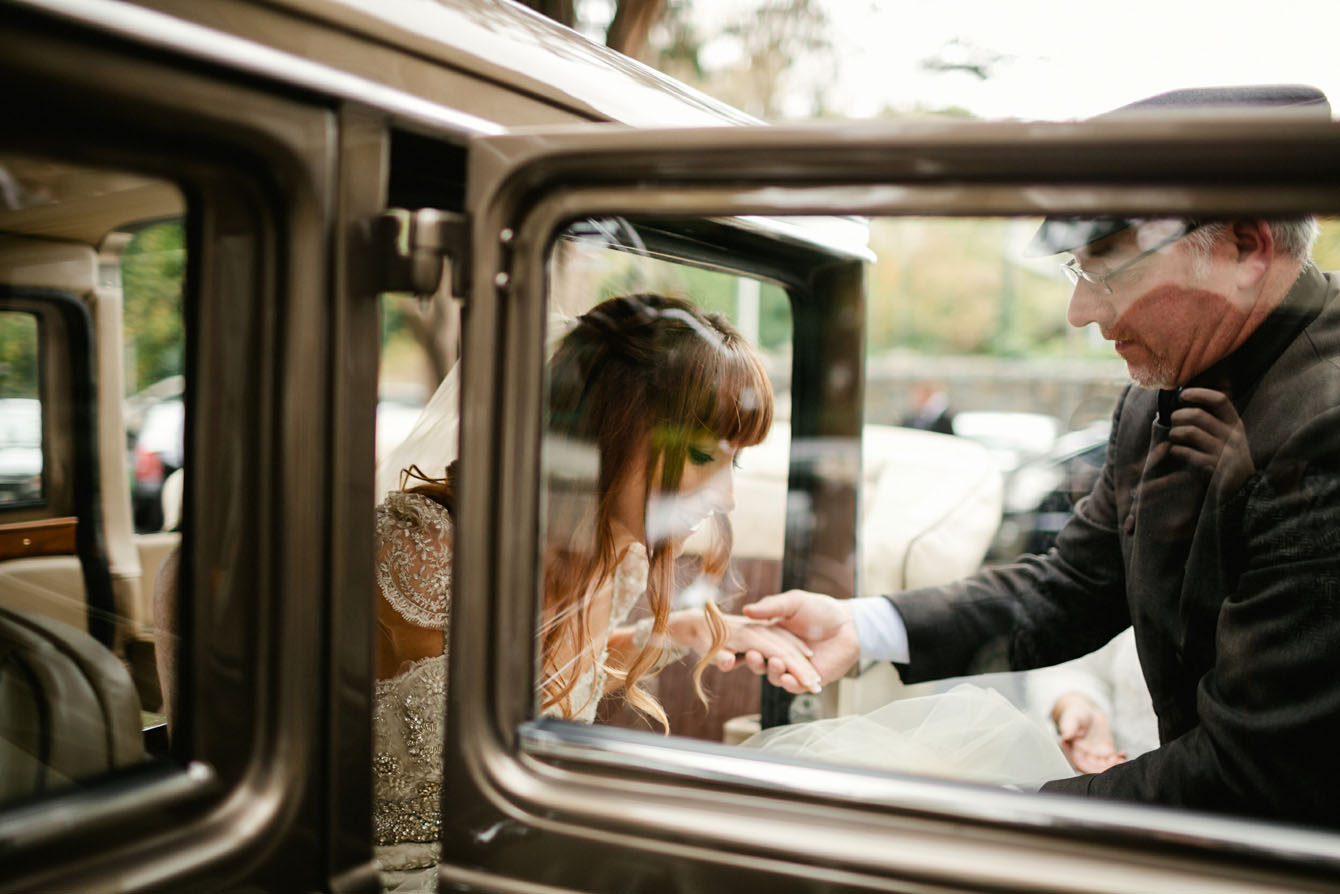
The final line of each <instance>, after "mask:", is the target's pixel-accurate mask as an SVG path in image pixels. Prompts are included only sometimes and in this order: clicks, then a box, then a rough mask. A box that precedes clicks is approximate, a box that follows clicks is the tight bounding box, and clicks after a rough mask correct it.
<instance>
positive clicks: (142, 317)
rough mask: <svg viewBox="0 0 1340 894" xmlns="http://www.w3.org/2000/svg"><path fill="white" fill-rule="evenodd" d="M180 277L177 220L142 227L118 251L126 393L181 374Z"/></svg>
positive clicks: (181, 239) (182, 263)
mask: <svg viewBox="0 0 1340 894" xmlns="http://www.w3.org/2000/svg"><path fill="white" fill-rule="evenodd" d="M185 275H186V236H185V229H184V227H183V226H182V223H181V222H180V221H172V222H168V223H161V224H155V225H153V226H149V227H145V228H144V229H142V230H140V231H139V232H137V233H136V234H135V236H134V238H132V239H131V240H130V244H129V245H128V246H127V247H126V250H125V253H124V254H123V255H122V258H121V289H122V296H123V307H124V311H123V313H124V321H125V348H126V377H125V378H126V381H125V385H126V393H127V394H130V393H132V392H135V391H138V390H140V389H141V388H144V387H145V386H147V385H151V384H153V383H154V382H157V381H158V380H159V379H164V378H167V377H168V376H172V375H180V374H181V373H182V372H183V368H182V365H183V348H184V343H183V336H182V287H183V285H184V282H185Z"/></svg>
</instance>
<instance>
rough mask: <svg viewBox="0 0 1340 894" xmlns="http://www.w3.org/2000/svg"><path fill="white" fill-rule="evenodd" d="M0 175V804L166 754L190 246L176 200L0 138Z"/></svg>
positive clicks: (124, 177) (168, 190) (144, 182)
mask: <svg viewBox="0 0 1340 894" xmlns="http://www.w3.org/2000/svg"><path fill="white" fill-rule="evenodd" d="M0 178H2V179H3V182H4V185H5V189H4V190H3V192H2V196H3V198H2V199H0V231H3V232H4V234H5V235H4V237H3V240H0V242H2V244H0V249H3V262H2V263H0V418H2V419H3V422H2V423H0V431H2V432H3V433H2V434H0V437H2V438H3V446H0V456H3V457H4V460H3V466H4V472H3V476H4V477H3V481H4V485H3V495H0V689H3V693H4V694H3V697H0V800H3V801H5V802H17V801H22V800H27V799H31V798H33V797H38V796H41V795H44V794H46V793H49V792H55V791H59V790H61V789H63V788H65V787H67V786H71V785H75V784H84V783H86V782H88V781H90V780H93V779H95V778H97V777H100V776H104V775H107V774H109V773H113V772H116V771H119V770H122V769H124V768H127V767H131V766H134V765H137V764H140V763H143V762H144V761H146V760H149V759H152V758H154V757H156V756H166V754H167V750H168V741H167V731H166V727H165V723H164V721H165V715H166V711H167V707H166V704H165V699H166V695H167V694H168V693H170V691H171V683H172V675H173V664H172V655H173V654H174V653H175V648H176V647H175V641H176V637H175V633H176V631H175V628H174V624H173V621H172V617H173V615H174V613H173V612H172V611H171V609H172V607H173V606H174V605H175V582H174V584H173V586H171V587H169V588H167V591H168V592H169V593H170V594H171V595H170V597H167V598H160V599H158V600H155V587H156V585H157V584H158V583H159V582H160V579H161V575H160V569H162V568H163V567H164V566H165V565H168V566H172V567H175V551H176V549H177V546H178V542H179V538H180V534H179V533H178V532H177V528H178V525H179V519H180V493H181V490H180V480H179V479H180V476H179V475H178V481H177V482H176V483H175V485H174V483H173V482H172V481H171V478H172V474H173V472H175V471H177V470H181V469H183V468H184V466H185V461H184V457H183V455H182V444H183V420H184V415H185V414H184V410H183V405H182V401H183V397H182V394H183V392H184V388H183V386H182V381H183V380H182V373H183V366H182V357H183V351H182V345H183V329H182V290H183V283H184V271H185V263H186V253H185V247H184V238H183V228H182V225H181V224H180V223H166V224H164V223H162V221H164V220H168V219H173V220H180V219H181V217H182V215H183V214H184V212H185V202H184V200H183V198H182V196H181V194H180V193H179V192H178V191H177V189H176V187H175V186H174V185H173V184H171V183H169V182H166V181H163V180H159V179H155V178H151V177H145V176H142V175H140V174H135V173H131V172H127V171H119V170H115V169H103V168H97V167H92V166H87V165H82V164H71V163H68V162H65V161H62V160H59V159H53V158H45V157H37V156H32V155H21V154H14V153H9V152H0ZM146 222H147V224H146ZM151 257H152V259H153V260H152V261H151V262H150V263H149V267H151V268H152V269H148V270H146V269H145V265H144V261H145V260H146V259H149V258H151ZM123 319H124V320H125V321H126V328H125V330H124V334H125V338H124V340H123V337H122V336H123V329H122V325H121V324H122V320H123ZM123 348H124V354H123ZM108 356H110V357H113V358H117V359H116V360H113V361H112V362H110V363H108V362H102V361H101V360H100V358H106V357H108ZM122 358H124V361H125V362H124V364H121V363H119V361H120V360H121V359H122ZM165 379H175V390H172V393H167V391H168V390H169V389H166V388H164V387H163V386H162V385H161V382H162V381H163V380H165ZM155 383H160V384H158V385H157V390H155V387H154V386H155ZM123 384H124V386H125V389H124V391H125V392H126V393H129V394H131V395H132V396H133V397H135V398H141V397H142V398H144V399H143V400H142V401H140V400H135V399H131V400H127V401H125V402H124V403H123V400H122V396H123ZM160 392H161V393H160ZM149 393H153V399H152V400H150V399H148V397H147V396H146V395H148V394H149ZM123 418H125V419H127V420H133V421H131V424H130V428H129V429H128V430H127V432H126V435H124V436H123V435H122V434H120V433H119V432H120V431H121V423H122V419H123ZM108 419H110V420H112V421H111V423H110V424H107V420H108ZM109 435H110V437H108V436H109ZM151 436H152V438H153V439H156V440H154V441H153V443H154V444H155V445H157V446H155V452H156V455H157V457H158V461H157V463H155V464H153V469H152V471H153V473H154V474H153V475H152V476H143V475H141V474H140V473H141V472H143V471H144V470H146V469H148V468H149V466H150V464H149V463H148V461H147V460H146V459H144V458H143V457H142V456H140V457H137V455H136V454H137V448H140V453H141V454H143V451H144V450H146V449H147V448H148V446H149V443H150V440H151ZM11 472H12V474H11ZM149 477H152V479H153V480H152V485H153V488H154V490H153V492H152V493H150V492H149V491H148V489H147V487H146V485H147V484H148V483H149V481H148V479H149ZM127 482H129V484H130V488H129V490H128V489H127ZM132 498H133V500H132ZM132 506H134V509H133V508H132ZM144 507H151V508H152V510H153V511H152V513H151V514H152V515H153V519H152V523H145V524H140V525H136V524H135V521H136V518H135V516H142V515H143V510H144ZM165 507H170V508H168V509H166V514H165ZM151 532H152V533H151ZM170 574H171V573H170V572H169V576H170ZM156 603H157V604H156ZM160 662H164V663H161V664H160ZM160 671H161V672H162V674H163V676H161V677H160Z"/></svg>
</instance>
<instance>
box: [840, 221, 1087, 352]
mask: <svg viewBox="0 0 1340 894" xmlns="http://www.w3.org/2000/svg"><path fill="white" fill-rule="evenodd" d="M1034 226H1036V222H1035V221H1026V220H1009V219H1000V218H996V219H962V220H958V219H940V220H928V219H921V218H907V219H899V220H887V219H886V220H875V221H872V223H871V231H870V243H871V247H872V248H873V249H874V251H875V253H876V255H877V257H878V260H877V261H876V263H875V264H874V266H873V267H872V268H871V269H870V273H869V280H868V283H867V289H868V293H869V305H868V314H869V317H868V323H869V332H868V338H869V349H870V350H871V351H876V352H877V351H882V350H887V349H889V348H895V347H902V348H911V349H914V350H919V351H925V352H932V353H953V354H993V355H997V356H1017V355H1022V354H1035V353H1050V352H1055V351H1065V350H1070V349H1071V344H1072V341H1073V340H1072V339H1070V338H1068V337H1067V333H1066V325H1065V305H1066V300H1067V297H1068V294H1069V290H1068V288H1067V284H1066V282H1065V280H1064V279H1063V278H1062V277H1061V275H1060V273H1059V271H1058V272H1056V273H1055V274H1053V273H1052V272H1051V270H1052V267H1051V265H1048V264H1037V263H1033V262H1030V261H1029V260H1028V259H1024V258H1022V257H1021V255H1020V247H1021V245H1022V242H1023V238H1021V237H1024V238H1026V235H1027V234H1028V233H1031V231H1032V229H1033V227H1034Z"/></svg>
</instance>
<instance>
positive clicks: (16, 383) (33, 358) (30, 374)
mask: <svg viewBox="0 0 1340 894" xmlns="http://www.w3.org/2000/svg"><path fill="white" fill-rule="evenodd" d="M38 396H39V395H38V393H37V318H36V317H34V316H33V315H32V314H26V313H0V398H6V397H27V398H36V397H38Z"/></svg>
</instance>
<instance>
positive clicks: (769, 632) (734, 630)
mask: <svg viewBox="0 0 1340 894" xmlns="http://www.w3.org/2000/svg"><path fill="white" fill-rule="evenodd" d="M722 617H723V618H724V619H725V621H726V627H727V635H726V641H725V643H723V644H722V646H721V648H720V649H719V650H718V651H717V653H716V655H714V656H713V658H712V663H713V664H715V665H716V666H717V667H718V668H720V669H721V670H723V671H729V670H734V669H735V668H736V667H738V666H740V665H741V664H743V663H744V662H743V660H742V659H743V656H744V655H745V654H746V653H750V652H753V653H757V654H760V655H762V656H764V658H765V660H771V661H773V662H776V663H777V664H778V665H779V666H780V667H782V668H783V671H782V673H783V674H785V676H787V677H789V678H790V679H789V681H788V682H791V683H792V685H793V686H794V689H791V687H788V689H791V691H809V692H818V691H820V689H821V688H822V686H821V684H820V677H819V672H818V671H817V670H815V667H814V665H813V664H812V663H811V662H810V656H811V655H813V652H812V651H811V650H810V647H809V646H807V645H806V644H805V641H804V640H802V639H801V638H800V637H798V636H796V635H795V634H793V633H791V632H790V631H787V630H784V629H782V628H781V627H778V626H776V625H775V624H774V623H771V622H768V621H755V620H753V619H751V618H746V617H744V616H743V615H722ZM669 632H670V638H671V639H673V640H674V641H675V643H676V644H677V645H680V646H686V647H688V648H690V649H692V650H693V651H695V652H697V653H698V654H699V655H702V654H705V653H706V651H707V650H708V649H709V648H710V647H711V644H712V632H711V629H710V628H709V627H708V624H707V619H706V618H705V617H704V615H703V612H702V611H701V610H699V609H681V610H679V611H677V612H673V613H671V615H670V627H669Z"/></svg>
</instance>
